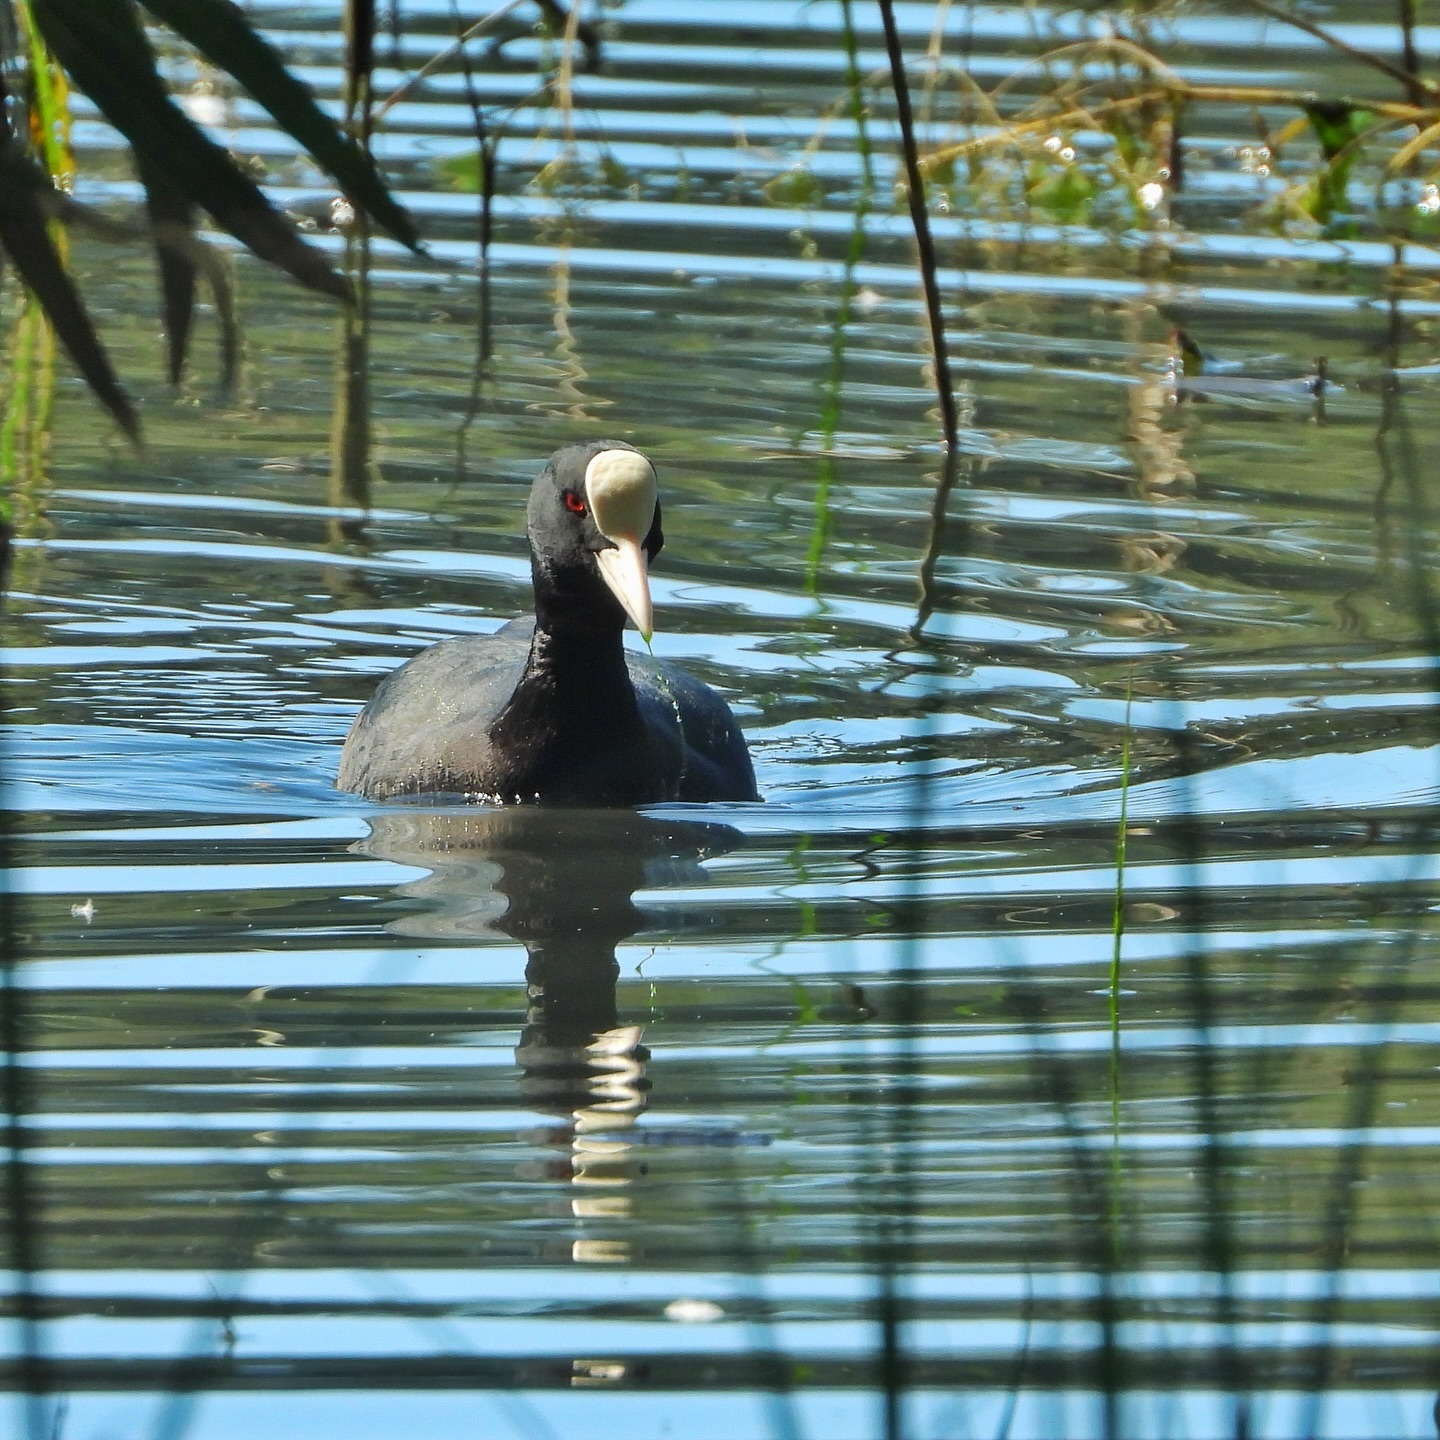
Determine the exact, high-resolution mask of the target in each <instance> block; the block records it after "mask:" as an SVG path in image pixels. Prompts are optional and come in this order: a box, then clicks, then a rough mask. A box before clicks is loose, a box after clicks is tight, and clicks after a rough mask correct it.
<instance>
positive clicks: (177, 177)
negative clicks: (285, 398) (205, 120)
mask: <svg viewBox="0 0 1440 1440" xmlns="http://www.w3.org/2000/svg"><path fill="white" fill-rule="evenodd" d="M32 9H33V11H34V15H35V20H36V23H37V24H38V25H39V27H40V30H41V33H42V34H43V35H44V37H45V41H46V43H47V44H48V45H49V46H50V49H51V51H52V52H53V53H54V54H55V56H56V58H57V59H58V60H59V61H60V64H61V65H62V66H63V67H64V68H65V70H66V71H67V72H68V73H69V75H70V78H71V79H72V80H73V81H74V82H75V83H76V84H77V85H78V86H79V87H80V88H81V89H82V90H84V91H85V93H86V94H87V95H88V96H89V97H90V98H91V100H93V101H94V102H95V104H96V105H97V106H98V107H99V109H100V111H101V113H102V114H103V115H104V116H105V118H106V119H107V120H108V121H109V122H110V123H111V124H112V125H113V126H114V127H115V128H116V129H117V130H119V131H120V133H121V134H122V135H124V137H125V138H126V139H127V140H128V141H129V142H130V145H131V147H132V148H133V149H134V151H135V154H136V156H137V158H138V160H139V163H140V165H141V166H142V168H143V167H146V166H149V167H151V168H152V169H163V170H164V171H165V172H166V173H167V174H168V175H169V176H170V178H171V180H172V182H173V183H174V186H175V187H176V188H177V189H178V190H180V191H181V192H182V193H184V194H185V195H187V196H189V198H190V199H191V200H193V201H194V202H195V203H196V204H198V205H199V206H201V207H202V208H203V209H205V210H206V211H208V212H209V213H210V215H211V216H212V217H213V218H214V220H215V221H216V223H217V224H219V225H220V226H222V227H223V228H224V229H226V230H228V231H229V232H230V233H231V234H232V235H233V236H235V238H236V239H237V240H239V241H240V242H241V243H242V244H244V245H245V246H247V247H248V248H249V249H250V250H251V251H253V252H254V253H255V254H256V255H258V256H259V257H260V258H261V259H262V260H268V261H269V262H270V263H271V264H273V265H278V266H279V267H280V268H281V269H283V270H285V271H287V272H288V273H289V274H290V275H291V276H293V277H294V278H295V279H296V280H298V281H299V282H300V283H301V284H302V285H305V286H307V287H309V288H310V289H312V290H319V291H322V292H323V293H325V294H328V295H334V296H336V297H337V298H340V299H348V298H349V294H350V287H349V285H348V284H347V282H346V281H345V279H344V277H343V276H341V275H340V274H338V273H337V272H336V271H335V269H334V268H333V267H332V266H331V264H330V262H329V260H328V259H327V258H326V257H325V256H324V255H323V254H322V253H321V252H320V251H318V250H316V249H314V248H312V247H311V246H309V245H307V244H306V243H305V242H304V241H303V240H302V239H301V238H300V236H299V234H298V233H297V232H296V230H295V227H294V226H293V225H292V224H291V223H290V221H289V220H288V219H287V218H286V217H285V216H284V215H282V214H281V213H280V211H278V210H277V209H276V208H275V207H274V206H273V205H271V203H270V202H269V201H268V200H267V199H266V198H265V196H264V194H263V193H262V192H261V190H260V187H259V186H258V185H256V184H255V182H254V181H253V180H251V179H250V178H249V176H247V175H246V174H245V173H244V172H243V171H242V170H241V169H240V167H239V166H238V165H237V164H236V163H235V161H234V160H233V159H232V158H231V156H230V155H229V154H228V153H227V152H226V151H225V150H224V149H223V148H222V147H221V146H219V145H217V144H216V143H215V142H214V141H213V140H211V139H210V137H209V136H208V135H206V134H205V133H204V132H203V131H202V130H200V128H199V127H198V126H197V125H196V124H195V123H194V122H193V121H192V120H191V119H190V118H189V116H187V115H186V114H185V113H184V112H183V111H182V110H181V109H180V108H179V106H177V105H176V104H175V102H174V101H173V100H172V99H171V98H170V96H169V95H168V94H167V93H166V90H165V87H164V84H163V83H162V81H161V79H160V76H159V74H158V72H157V71H156V69H155V59H154V56H153V54H152V53H151V50H150V42H149V41H148V40H147V39H146V36H145V32H144V31H143V30H142V29H141V27H140V21H139V18H138V16H137V15H136V12H135V9H134V7H133V6H132V5H131V4H130V3H129V0H33V3H32Z"/></svg>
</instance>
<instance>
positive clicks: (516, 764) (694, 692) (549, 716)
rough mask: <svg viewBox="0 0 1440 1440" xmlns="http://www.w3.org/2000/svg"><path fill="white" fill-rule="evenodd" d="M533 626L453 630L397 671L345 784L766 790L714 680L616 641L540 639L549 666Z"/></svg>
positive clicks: (677, 796) (638, 794) (580, 796)
mask: <svg viewBox="0 0 1440 1440" xmlns="http://www.w3.org/2000/svg"><path fill="white" fill-rule="evenodd" d="M534 631H535V621H534V620H533V619H528V618H527V619H524V620H512V621H511V622H510V623H509V624H508V625H506V626H505V627H504V628H503V629H502V630H500V631H498V632H497V633H496V634H494V635H488V636H477V637H473V638H471V637H467V638H461V639H455V640H444V641H442V642H441V643H440V644H438V645H433V646H431V647H430V649H428V650H424V651H422V652H421V653H420V654H419V655H417V656H415V658H414V659H412V660H410V661H408V662H407V663H406V664H404V665H402V666H401V667H400V668H399V669H398V670H396V671H394V672H393V673H392V674H390V675H388V676H387V677H386V678H385V679H384V680H383V681H382V682H381V683H380V686H379V688H378V689H377V690H376V692H375V694H374V696H373V697H372V698H371V700H370V703H369V704H368V705H367V706H366V707H365V708H364V710H362V711H361V712H360V714H359V715H358V716H356V718H355V723H354V725H353V726H352V727H351V729H350V734H349V737H348V738H347V740H346V741H345V749H344V753H343V754H342V756H341V759H340V773H339V776H338V777H337V780H336V784H337V785H338V787H339V788H340V789H341V790H351V791H354V792H356V793H357V794H360V795H365V796H367V797H369V798H370V799H373V800H383V799H387V798H389V797H392V796H400V795H417V794H460V795H465V796H469V797H473V798H476V799H486V800H492V801H498V802H513V801H527V800H534V799H537V798H538V799H543V800H546V801H552V802H557V803H563V804H580V805H597V804H598V805H644V804H651V803H654V802H656V801H661V800H693V801H710V800H755V799H758V798H759V797H758V795H757V794H756V790H755V775H754V771H753V769H752V768H751V764H750V755H749V752H748V751H747V749H746V747H745V739H744V736H743V735H742V734H741V733H740V727H739V725H738V724H737V723H736V720H735V717H734V716H733V715H732V714H731V713H730V708H729V706H728V705H726V703H725V702H724V700H722V699H721V698H720V696H719V695H717V694H716V693H715V692H714V691H713V690H711V689H710V687H709V686H707V685H705V684H703V683H702V682H701V681H699V680H697V679H696V678H695V677H694V676H693V675H691V674H689V672H688V671H686V670H684V669H682V668H681V667H680V666H678V665H675V664H671V663H667V662H665V661H660V660H652V659H649V658H648V657H645V656H640V655H634V654H631V653H629V652H625V651H623V650H622V652H621V653H620V654H615V653H613V650H612V645H611V643H610V642H609V637H603V638H602V637H598V636H594V635H590V636H585V637H583V643H579V644H576V643H573V642H570V641H568V640H567V638H566V637H563V636H561V637H551V636H546V637H543V639H542V644H543V646H544V647H546V649H547V656H548V661H549V663H544V664H542V663H538V661H539V660H540V658H541V657H539V656H538V655H537V654H535V653H534V646H535V635H534ZM613 646H614V647H615V648H619V646H620V641H619V634H618V629H617V633H616V634H615V636H614V638H613ZM557 653H558V663H556V661H557Z"/></svg>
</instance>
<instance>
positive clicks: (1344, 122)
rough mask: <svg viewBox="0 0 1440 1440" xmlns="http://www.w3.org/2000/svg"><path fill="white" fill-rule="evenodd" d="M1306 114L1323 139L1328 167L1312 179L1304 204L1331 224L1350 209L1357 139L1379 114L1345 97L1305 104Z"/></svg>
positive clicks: (1322, 150) (1318, 137)
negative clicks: (1345, 100) (1347, 101)
mask: <svg viewBox="0 0 1440 1440" xmlns="http://www.w3.org/2000/svg"><path fill="white" fill-rule="evenodd" d="M1305 114H1306V116H1307V118H1308V119H1309V121H1310V128H1311V129H1312V130H1314V132H1315V137H1316V139H1318V140H1319V141H1320V149H1321V152H1322V153H1323V154H1324V156H1325V166H1324V168H1323V169H1322V170H1321V171H1320V172H1319V173H1318V174H1317V175H1316V176H1315V178H1314V180H1312V181H1311V182H1310V185H1309V187H1308V188H1307V189H1306V191H1305V195H1304V197H1303V199H1302V201H1301V204H1302V205H1303V206H1304V208H1305V210H1306V211H1307V212H1308V213H1309V214H1310V216H1311V217H1312V218H1313V219H1315V220H1318V221H1319V222H1320V223H1321V224H1322V225H1327V224H1329V223H1330V221H1331V220H1333V219H1334V217H1335V216H1336V215H1345V214H1348V213H1349V211H1350V196H1349V187H1350V172H1351V171H1352V170H1353V169H1354V168H1355V161H1356V160H1357V159H1359V157H1360V146H1359V144H1358V143H1357V142H1358V141H1359V139H1360V137H1361V136H1362V135H1363V134H1364V133H1365V131H1366V130H1367V129H1368V128H1369V127H1370V126H1371V125H1372V124H1374V121H1375V116H1374V114H1373V113H1372V112H1371V111H1369V110H1365V109H1362V108H1361V107H1360V106H1358V105H1350V104H1347V103H1346V102H1344V101H1343V100H1317V101H1316V102H1315V103H1314V104H1311V105H1307V106H1306V107H1305Z"/></svg>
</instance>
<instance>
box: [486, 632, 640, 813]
mask: <svg viewBox="0 0 1440 1440" xmlns="http://www.w3.org/2000/svg"><path fill="white" fill-rule="evenodd" d="M537 610H538V614H537V617H536V623H535V634H534V637H533V638H532V640H531V642H530V655H529V658H528V659H527V660H526V662H525V671H524V673H523V675H522V676H521V677H520V681H519V683H518V684H517V685H516V687H515V690H514V693H513V694H512V695H511V696H510V700H509V702H508V703H507V704H506V706H505V708H504V709H503V710H502V711H501V712H500V714H499V715H498V716H497V717H496V718H495V722H494V724H493V725H492V726H491V727H490V739H491V741H492V743H493V744H494V746H495V747H496V749H497V751H499V752H500V753H502V754H505V755H506V756H507V757H508V759H509V761H510V763H509V765H508V773H507V774H506V775H505V776H504V777H503V786H502V789H503V791H504V793H505V794H506V796H507V798H508V797H509V795H510V794H512V793H513V794H514V795H516V796H518V797H519V798H521V799H528V798H529V796H530V795H531V794H533V793H537V792H539V793H544V794H546V795H547V796H549V797H552V798H554V799H557V800H565V799H568V798H574V799H576V800H579V801H582V802H589V803H594V802H596V801H599V802H602V803H612V804H634V803H639V801H643V800H646V799H653V798H657V797H655V796H652V795H650V794H648V793H644V794H638V799H637V797H636V796H633V795H632V794H631V791H632V790H634V789H635V785H636V781H635V779H634V777H633V765H634V756H635V754H636V752H637V750H643V749H644V748H645V745H646V739H645V725H644V722H643V720H642V719H641V715H640V707H639V704H638V702H637V701H636V698H635V689H634V687H633V686H632V685H631V683H630V675H629V672H628V671H627V670H626V668H625V647H624V645H623V644H622V643H621V630H620V627H619V626H618V625H616V624H614V622H613V620H612V621H611V622H610V623H609V624H597V623H590V624H585V625H580V626H577V625H574V624H566V623H559V624H557V623H555V621H556V618H557V617H555V616H554V615H553V613H547V607H544V606H540V607H537Z"/></svg>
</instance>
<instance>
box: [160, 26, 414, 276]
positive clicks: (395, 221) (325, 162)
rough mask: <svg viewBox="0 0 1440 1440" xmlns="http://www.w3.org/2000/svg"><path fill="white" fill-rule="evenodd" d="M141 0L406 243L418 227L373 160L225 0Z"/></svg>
mask: <svg viewBox="0 0 1440 1440" xmlns="http://www.w3.org/2000/svg"><path fill="white" fill-rule="evenodd" d="M143 3H144V6H145V8H146V9H147V10H148V11H150V13H151V14H152V15H154V16H155V17H156V18H157V19H160V20H163V21H164V22H165V23H166V24H167V25H168V26H170V28H171V29H172V30H174V31H175V32H176V33H177V34H179V35H181V36H183V37H184V38H185V39H186V40H188V41H189V42H190V43H191V44H192V45H193V46H194V47H195V48H196V49H197V50H198V51H199V52H200V53H201V54H202V55H203V56H204V57H205V58H206V59H207V60H209V61H210V63H211V64H212V65H218V66H219V67H220V68H221V69H222V70H227V71H229V73H230V74H231V75H233V76H234V77H235V79H236V80H238V81H239V82H240V84H241V85H243V86H244V87H245V89H246V90H248V91H249V92H250V94H251V95H252V96H253V97H254V99H255V100H256V101H257V102H258V103H259V104H260V105H263V106H264V107H265V109H266V110H268V111H269V112H270V114H271V115H272V116H273V117H274V119H275V123H276V124H277V125H279V126H280V128H281V129H282V130H284V131H285V132H286V133H287V134H289V135H291V136H292V137H293V138H294V139H295V140H297V141H298V142H299V143H300V144H301V145H303V146H304V147H305V149H306V150H307V151H309V153H310V154H311V155H312V156H313V157H314V159H315V162H316V164H318V165H320V166H321V167H322V168H323V169H324V170H326V171H328V172H329V173H330V174H331V175H333V176H334V177H335V179H336V180H337V181H338V182H339V185H340V188H341V189H342V190H343V191H344V192H345V194H346V195H347V196H348V197H349V199H350V201H351V203H352V204H354V205H355V206H356V207H357V208H358V209H362V210H364V211H366V212H367V213H368V214H369V215H370V217H371V218H372V219H373V220H374V221H375V223H376V224H377V225H380V226H382V227H383V228H384V229H386V230H388V231H389V232H390V233H391V234H392V235H393V236H394V237H395V238H396V239H397V240H399V241H400V242H401V244H403V245H408V246H409V247H410V248H411V249H412V250H414V249H416V248H417V247H418V246H419V243H420V235H419V232H418V231H417V230H416V228H415V222H414V220H412V219H411V217H410V215H409V214H408V212H407V211H406V210H405V209H404V208H403V207H402V206H400V205H399V204H398V203H397V202H396V200H395V199H394V197H393V196H392V195H391V194H390V192H389V190H387V189H386V188H385V182H384V181H383V180H382V179H381V178H380V172H379V171H378V170H376V168H375V163H374V161H373V160H371V158H370V157H369V156H368V155H367V154H366V153H365V152H364V151H363V150H362V149H361V148H360V146H359V145H357V144H356V143H355V141H354V140H353V139H352V138H351V137H350V136H348V135H347V134H345V132H344V131H343V130H341V129H340V128H339V127H338V126H337V125H336V124H335V122H334V121H333V120H331V119H330V117H329V116H328V115H326V114H325V112H324V111H323V110H321V109H320V107H319V105H317V104H316V103H315V97H314V96H313V95H312V94H311V93H310V91H309V89H308V88H307V87H306V86H305V85H304V84H303V83H302V82H301V81H300V80H298V79H296V77H295V76H294V75H292V74H291V73H290V71H289V70H287V69H286V68H285V62H284V61H283V60H282V59H281V58H280V56H279V55H278V54H277V53H276V51H275V50H274V49H273V48H272V47H271V46H270V44H269V42H268V41H266V40H265V39H264V38H263V37H262V36H261V35H260V34H258V33H257V32H256V30H255V29H254V28H253V27H252V26H251V24H250V22H249V20H248V19H246V17H245V13H244V12H243V11H242V10H241V9H240V7H239V6H238V5H235V4H232V3H231V0H143Z"/></svg>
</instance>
